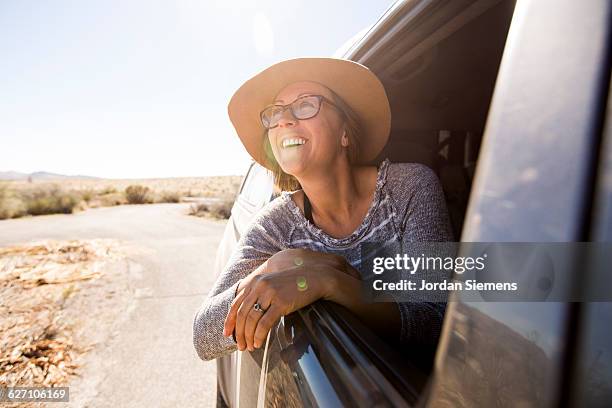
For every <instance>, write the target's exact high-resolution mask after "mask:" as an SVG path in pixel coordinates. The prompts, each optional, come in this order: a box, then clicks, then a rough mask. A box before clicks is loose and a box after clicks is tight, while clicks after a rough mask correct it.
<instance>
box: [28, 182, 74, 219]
mask: <svg viewBox="0 0 612 408" xmlns="http://www.w3.org/2000/svg"><path fill="white" fill-rule="evenodd" d="M22 197H23V199H24V201H25V206H26V211H27V213H28V214H31V215H43V214H70V213H72V211H73V209H74V208H75V207H76V206H77V205H78V204H79V202H80V201H81V200H80V197H79V196H78V195H77V194H75V193H70V192H66V191H63V190H61V189H60V188H58V187H56V186H54V187H51V188H48V189H44V188H43V189H38V190H31V191H29V192H24V194H23V196H22Z"/></svg>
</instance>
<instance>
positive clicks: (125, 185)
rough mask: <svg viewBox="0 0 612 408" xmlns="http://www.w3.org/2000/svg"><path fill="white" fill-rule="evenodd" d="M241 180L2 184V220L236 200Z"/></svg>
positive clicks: (74, 181) (209, 179)
mask: <svg viewBox="0 0 612 408" xmlns="http://www.w3.org/2000/svg"><path fill="white" fill-rule="evenodd" d="M241 180H242V177H240V176H216V177H201V178H168V179H142V180H105V179H100V180H90V179H82V180H81V179H67V180H58V181H55V182H42V181H34V182H31V183H29V182H27V181H0V220H1V219H8V218H18V217H23V216H26V215H40V214H54V213H71V212H75V211H79V210H84V209H87V208H96V207H109V206H114V205H122V204H128V203H132V204H145V203H177V202H180V201H181V200H182V199H183V198H184V197H217V198H228V197H231V198H233V197H234V196H235V195H236V193H237V191H238V188H239V187H240V182H241Z"/></svg>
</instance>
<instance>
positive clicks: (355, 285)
mask: <svg viewBox="0 0 612 408" xmlns="http://www.w3.org/2000/svg"><path fill="white" fill-rule="evenodd" d="M328 276H329V279H328V280H327V289H326V293H325V295H324V296H323V299H325V300H329V301H331V302H334V303H338V304H340V305H343V306H345V307H349V308H350V304H351V303H352V301H351V300H352V299H353V298H354V297H355V296H356V294H358V293H359V288H360V281H359V280H358V279H356V278H354V277H353V276H351V275H349V274H347V273H345V272H341V271H338V270H337V269H331V271H330V273H329V275H328Z"/></svg>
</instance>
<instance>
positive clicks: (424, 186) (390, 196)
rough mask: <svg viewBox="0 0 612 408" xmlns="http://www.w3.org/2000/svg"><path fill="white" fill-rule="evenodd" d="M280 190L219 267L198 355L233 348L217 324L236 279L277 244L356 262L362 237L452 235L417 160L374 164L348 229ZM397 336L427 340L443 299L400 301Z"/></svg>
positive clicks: (434, 186) (201, 318) (199, 331)
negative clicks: (368, 196)
mask: <svg viewBox="0 0 612 408" xmlns="http://www.w3.org/2000/svg"><path fill="white" fill-rule="evenodd" d="M291 194H292V193H288V192H283V193H282V194H281V195H280V196H279V197H277V198H276V199H275V200H273V201H272V202H270V203H269V204H268V205H267V206H265V207H264V208H263V209H262V210H261V211H260V212H259V213H258V214H257V215H256V216H255V219H254V220H253V222H252V223H251V225H250V226H249V228H247V230H246V232H245V233H244V234H243V235H242V237H241V239H240V241H239V242H238V245H237V247H236V249H235V250H234V252H233V254H232V256H231V258H230V260H229V261H228V263H227V265H226V267H225V269H224V270H223V272H222V273H221V274H220V276H219V277H218V279H217V281H216V282H215V285H214V286H213V288H212V289H211V291H210V293H209V294H208V297H207V298H206V300H205V301H204V303H203V304H202V306H201V307H200V308H199V310H198V311H197V313H196V315H195V319H194V322H193V343H194V346H195V349H196V351H197V353H198V355H199V356H200V358H201V359H203V360H211V359H213V358H218V357H221V356H223V355H225V354H228V353H231V352H233V351H235V350H236V342H235V341H234V339H233V338H232V337H231V336H230V337H224V336H223V323H224V320H225V317H226V315H227V312H228V310H229V308H230V305H231V302H232V300H233V299H234V296H235V292H236V288H237V285H238V281H239V280H240V279H242V278H244V277H245V276H247V275H248V274H249V273H250V272H252V271H253V270H254V269H256V268H257V267H258V266H259V265H261V264H262V263H263V262H264V261H265V260H266V259H268V258H269V257H270V256H272V255H273V254H275V253H276V252H278V251H281V250H283V249H287V248H307V249H311V250H314V251H320V252H327V253H337V254H340V255H342V256H344V257H345V258H346V260H347V261H348V262H349V263H350V264H351V265H352V266H353V267H355V268H356V269H359V268H358V266H359V265H358V264H359V261H360V259H359V258H360V247H359V245H360V244H361V243H363V242H389V241H393V240H396V241H399V240H401V241H403V242H431V241H452V240H453V238H452V231H451V227H450V222H449V218H448V213H447V209H446V204H445V201H444V194H443V192H442V189H441V187H440V184H439V181H438V178H437V177H436V175H435V173H434V172H433V171H432V170H430V169H429V168H428V167H426V166H424V165H421V164H417V163H390V162H389V161H388V160H385V161H383V162H382V163H381V164H380V165H379V167H378V178H377V182H376V191H375V193H374V200H373V202H372V204H371V205H370V208H369V210H368V212H367V214H366V216H365V218H364V219H363V222H362V223H361V225H360V226H359V227H358V228H357V229H356V230H355V231H354V232H353V233H352V234H351V235H349V236H347V237H344V238H334V237H331V236H330V235H328V234H326V233H325V232H324V231H322V230H321V229H319V228H317V227H316V226H315V225H313V224H312V223H310V222H309V221H308V220H306V218H305V217H304V214H303V213H302V211H301V210H300V209H299V208H298V207H297V206H296V205H295V203H294V202H293V200H292V199H291ZM398 308H399V311H400V316H401V321H402V328H401V332H400V333H398V336H399V339H400V341H401V342H406V343H408V342H416V343H423V344H431V343H432V342H435V341H436V340H437V338H438V336H439V333H440V327H441V323H442V317H443V313H444V304H440V303H418V302H406V303H403V302H399V303H398Z"/></svg>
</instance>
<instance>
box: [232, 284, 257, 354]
mask: <svg viewBox="0 0 612 408" xmlns="http://www.w3.org/2000/svg"><path fill="white" fill-rule="evenodd" d="M256 301H257V294H256V293H255V291H251V292H250V293H249V294H248V295H247V296H246V297H245V298H244V300H243V301H242V304H241V305H240V307H239V308H238V312H237V313H236V326H235V332H236V343H238V350H240V351H243V350H244V349H245V348H246V340H245V338H244V326H245V324H246V320H247V316H248V315H249V313H250V312H251V310H252V309H253V305H254V304H255V302H256Z"/></svg>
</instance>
